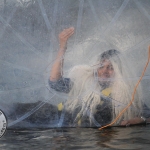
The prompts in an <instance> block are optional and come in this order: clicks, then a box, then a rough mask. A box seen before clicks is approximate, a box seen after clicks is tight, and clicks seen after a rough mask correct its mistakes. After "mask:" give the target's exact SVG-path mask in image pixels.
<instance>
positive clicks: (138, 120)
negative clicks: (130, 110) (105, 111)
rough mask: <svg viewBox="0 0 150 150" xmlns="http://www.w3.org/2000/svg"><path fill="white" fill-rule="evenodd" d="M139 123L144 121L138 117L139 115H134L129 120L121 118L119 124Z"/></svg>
mask: <svg viewBox="0 0 150 150" xmlns="http://www.w3.org/2000/svg"><path fill="white" fill-rule="evenodd" d="M140 123H144V121H143V119H141V118H139V117H135V118H133V119H130V120H123V121H121V124H120V125H121V126H129V125H134V124H140Z"/></svg>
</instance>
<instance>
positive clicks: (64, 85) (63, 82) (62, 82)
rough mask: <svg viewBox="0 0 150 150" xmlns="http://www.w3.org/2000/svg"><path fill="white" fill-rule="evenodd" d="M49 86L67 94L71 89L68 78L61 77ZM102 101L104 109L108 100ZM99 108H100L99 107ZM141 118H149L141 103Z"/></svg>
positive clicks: (148, 113) (148, 111)
mask: <svg viewBox="0 0 150 150" xmlns="http://www.w3.org/2000/svg"><path fill="white" fill-rule="evenodd" d="M49 86H50V87H51V88H52V89H54V90H56V91H58V92H63V93H69V91H70V90H71V87H72V83H71V80H70V79H69V78H63V77H62V78H60V79H59V80H57V81H50V80H49ZM102 101H105V103H104V105H105V107H106V104H108V99H107V100H106V98H102ZM97 108H98V112H99V111H100V106H98V107H97ZM101 108H102V106H101ZM110 110H111V108H110V103H109V111H110ZM142 116H144V117H145V118H149V117H150V108H149V107H148V106H147V105H146V104H145V103H143V110H142Z"/></svg>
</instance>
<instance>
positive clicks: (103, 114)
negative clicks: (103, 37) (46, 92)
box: [49, 27, 149, 126]
mask: <svg viewBox="0 0 150 150" xmlns="http://www.w3.org/2000/svg"><path fill="white" fill-rule="evenodd" d="M74 32H75V30H74V28H73V27H71V28H67V29H64V30H63V31H62V32H61V33H60V34H59V51H58V54H57V57H56V59H55V62H54V64H53V66H52V69H51V72H50V79H49V85H50V87H51V88H52V89H54V90H56V91H59V92H64V93H68V100H67V101H66V103H65V104H64V110H65V112H67V113H68V114H70V117H69V118H72V119H71V120H72V123H73V125H75V126H76V125H80V126H103V125H106V124H108V123H110V122H111V121H112V120H114V119H115V118H116V117H117V116H118V115H119V113H120V112H121V111H122V110H123V109H124V108H125V107H126V106H127V104H128V103H129V102H130V100H131V95H132V91H133V89H134V84H133V82H132V81H130V82H127V81H126V78H127V77H128V76H129V74H130V75H131V72H129V71H127V70H126V69H129V68H126V69H125V66H126V65H125V66H123V58H122V55H121V54H120V52H119V51H117V50H115V49H111V50H107V51H105V52H103V53H101V54H100V55H98V57H97V60H96V61H95V64H94V65H92V66H88V65H79V66H75V67H73V68H72V69H71V71H70V72H69V77H68V78H64V77H63V75H62V67H63V60H64V55H65V52H66V49H67V41H68V39H69V38H70V37H71V36H72V35H73V34H74ZM125 63H126V62H125ZM140 94H141V89H140V87H139V88H138V91H137V92H136V94H135V99H134V101H133V103H132V105H131V106H130V107H129V108H128V109H127V110H126V112H124V113H123V115H122V116H121V117H120V118H119V119H118V121H117V122H116V124H115V125H134V124H140V123H145V122H146V118H149V113H147V110H148V107H147V106H146V105H145V104H144V102H142V100H141V99H140V97H139V95H140Z"/></svg>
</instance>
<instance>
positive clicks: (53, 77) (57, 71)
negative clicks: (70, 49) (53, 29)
mask: <svg viewBox="0 0 150 150" xmlns="http://www.w3.org/2000/svg"><path fill="white" fill-rule="evenodd" d="M73 34H74V28H73V27H71V28H67V29H64V30H63V31H62V32H61V33H60V34H59V51H58V54H57V57H56V59H55V62H54V64H53V66H52V69H51V72H50V81H57V80H58V79H60V78H61V69H62V67H63V60H64V54H65V52H66V49H67V41H68V39H69V37H71V36H72V35H73Z"/></svg>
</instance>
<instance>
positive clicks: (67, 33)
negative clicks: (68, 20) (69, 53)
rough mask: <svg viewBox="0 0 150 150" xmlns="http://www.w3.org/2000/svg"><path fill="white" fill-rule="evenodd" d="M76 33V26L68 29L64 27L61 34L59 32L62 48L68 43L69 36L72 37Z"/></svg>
mask: <svg viewBox="0 0 150 150" xmlns="http://www.w3.org/2000/svg"><path fill="white" fill-rule="evenodd" d="M73 34H74V28H73V27H70V28H67V29H64V30H63V31H62V32H61V33H60V34H59V46H60V48H61V49H65V48H66V45H67V41H68V39H69V37H71V36H72V35H73Z"/></svg>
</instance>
